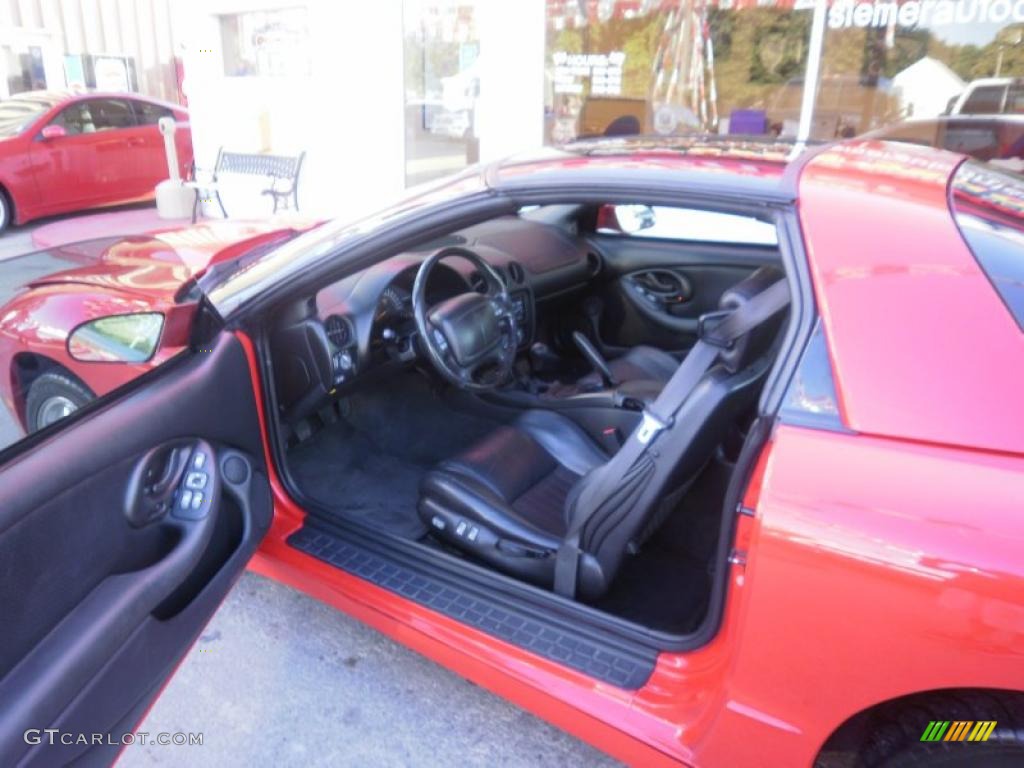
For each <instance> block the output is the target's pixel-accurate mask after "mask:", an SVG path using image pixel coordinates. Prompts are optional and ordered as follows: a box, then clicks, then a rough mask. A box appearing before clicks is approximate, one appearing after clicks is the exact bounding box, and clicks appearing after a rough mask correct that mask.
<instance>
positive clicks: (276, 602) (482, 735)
mask: <svg viewBox="0 0 1024 768" xmlns="http://www.w3.org/2000/svg"><path fill="white" fill-rule="evenodd" d="M140 730H142V731H146V732H148V733H151V734H155V733H158V732H161V731H164V732H176V731H183V732H193V733H194V732H202V733H203V734H204V738H203V745H202V746H145V747H144V746H139V745H136V746H132V747H129V748H127V749H126V750H125V751H124V753H123V755H122V758H121V760H120V762H119V763H118V765H119V766H120V767H121V768H135V767H141V766H156V765H160V766H164V765H175V766H176V765H188V766H195V767H196V768H201V766H216V767H217V768H221V767H222V766H234V765H274V766H292V765H300V766H304V767H305V766H370V765H372V766H391V765H402V766H404V765H409V766H433V765H437V766H448V765H463V766H477V765H479V766H497V765H503V766H548V765H550V766H576V765H579V766H584V765H585V766H598V767H599V766H611V765H615V763H614V762H613V761H611V760H610V759H609V758H608V757H606V756H604V755H603V754H601V753H599V752H597V751H595V750H593V749H591V748H590V747H588V746H587V745H585V744H583V743H582V742H580V741H578V740H576V739H574V738H573V737H571V736H569V735H567V734H565V733H564V732H562V731H560V730H558V729H556V728H553V727H552V726H550V725H548V724H546V723H544V722H542V721H540V720H538V719H537V718H535V717H533V716H532V715H529V714H527V713H526V712H523V711H522V710H520V709H518V708H517V707H514V706H512V705H511V704H508V703H506V702H505V701H504V700H502V699H499V698H498V697H496V696H494V695H492V694H490V693H489V692H487V691H485V690H483V689H482V688H479V687H477V686H475V685H473V684H472V683H469V682H467V681H466V680H464V679H462V678H461V677H458V676H456V675H454V674H452V673H450V672H448V671H447V670H445V669H443V668H441V667H439V666H438V665H436V664H434V663H433V662H431V661H429V660H427V659H425V658H424V657H422V656H420V655H418V654H415V653H412V652H411V651H409V650H407V649H406V648H404V647H403V646H400V645H398V644H397V643H394V642H392V641H391V640H389V639H387V638H385V637H384V636H383V635H381V634H379V633H378V632H376V631H375V630H373V629H370V628H369V627H367V626H365V625H364V624H361V623H359V622H357V621H355V620H354V619H351V618H349V617H348V616H346V615H344V614H342V613H339V612H338V611H336V610H334V609H333V608H330V607H328V606H326V605H324V604H322V603H320V602H318V601H316V600H313V599H312V598H309V597H306V596H305V595H302V594H300V593H298V592H295V591H294V590H292V589H290V588H288V587H284V586H282V585H280V584H278V583H276V582H273V581H270V580H269V579H265V578H263V577H262V576H257V575H255V574H251V573H247V574H245V575H244V576H243V577H242V579H241V580H240V582H239V583H238V585H237V586H236V587H235V589H234V590H233V591H232V592H231V594H230V595H229V597H228V599H227V600H226V601H225V603H224V605H223V606H221V609H220V611H219V612H218V613H217V615H216V616H215V617H214V619H213V621H212V622H211V623H210V625H209V626H208V627H207V628H206V631H205V632H204V633H203V635H202V636H201V637H200V639H199V642H198V643H196V645H195V647H194V648H193V649H192V651H191V653H190V654H189V656H188V658H187V659H186V661H185V663H184V664H183V665H182V666H181V668H180V669H179V670H178V674H177V675H176V676H175V678H174V680H173V681H172V682H171V684H170V686H168V688H167V689H166V690H165V691H164V695H163V697H162V698H161V699H160V700H159V701H158V702H157V704H156V706H155V707H154V708H153V710H152V711H151V712H150V714H149V717H148V718H147V719H146V721H145V722H144V723H143V724H142V726H141V728H140Z"/></svg>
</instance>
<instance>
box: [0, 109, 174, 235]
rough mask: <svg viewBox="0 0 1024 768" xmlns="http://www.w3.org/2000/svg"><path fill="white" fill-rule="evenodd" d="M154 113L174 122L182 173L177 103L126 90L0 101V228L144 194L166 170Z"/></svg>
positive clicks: (141, 197) (151, 193)
mask: <svg viewBox="0 0 1024 768" xmlns="http://www.w3.org/2000/svg"><path fill="white" fill-rule="evenodd" d="M161 117H173V118H174V120H175V121H176V122H177V123H178V130H177V131H176V132H175V134H174V138H175V143H176V145H177V150H178V163H179V165H180V168H179V172H180V173H181V174H182V178H184V177H185V175H186V173H187V169H188V168H189V166H190V165H191V164H192V134H191V131H190V130H189V124H188V112H186V111H185V110H184V109H183V108H182V107H179V106H177V105H174V104H168V103H165V102H161V101H156V100H154V99H148V98H143V97H141V96H136V95H134V94H128V93H89V92H83V93H74V92H47V91H31V92H27V93H19V94H17V95H16V96H13V97H11V98H10V99H5V100H3V101H0V231H3V230H4V229H5V228H6V227H7V226H8V225H10V224H24V223H25V222H27V221H31V220H32V219H37V218H39V217H41V216H52V215H54V214H58V213H68V212H69V211H80V210H84V209H87V208H96V207H100V206H105V205H115V204H118V203H130V202H138V201H143V200H150V199H152V198H153V196H154V192H155V188H156V185H157V183H158V182H160V181H162V180H163V179H166V178H167V177H168V169H167V159H166V153H165V152H164V140H163V136H161V134H160V130H159V129H158V127H157V122H158V121H159V120H160V118H161Z"/></svg>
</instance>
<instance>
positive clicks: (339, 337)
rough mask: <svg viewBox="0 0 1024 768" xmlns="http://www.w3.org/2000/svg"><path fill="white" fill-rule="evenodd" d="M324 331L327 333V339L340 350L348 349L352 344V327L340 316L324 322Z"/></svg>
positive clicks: (331, 317) (334, 316)
mask: <svg viewBox="0 0 1024 768" xmlns="http://www.w3.org/2000/svg"><path fill="white" fill-rule="evenodd" d="M324 330H325V331H327V338H328V339H330V341H331V344H333V345H334V346H335V347H337V348H338V349H341V348H342V347H347V346H348V345H349V344H351V343H352V326H351V325H350V324H349V322H348V321H347V320H346V319H345V318H343V317H341V316H340V315H331V316H330V317H328V318H327V320H326V321H324Z"/></svg>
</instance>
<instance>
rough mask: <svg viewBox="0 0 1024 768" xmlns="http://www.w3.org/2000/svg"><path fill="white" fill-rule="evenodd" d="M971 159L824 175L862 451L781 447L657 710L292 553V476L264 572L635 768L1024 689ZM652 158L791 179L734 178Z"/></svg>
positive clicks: (856, 149) (841, 153)
mask: <svg viewBox="0 0 1024 768" xmlns="http://www.w3.org/2000/svg"><path fill="white" fill-rule="evenodd" d="M710 154H711V155H712V157H713V158H714V155H715V153H714V152H711V153H710ZM962 160H963V158H962V157H960V156H956V155H952V154H948V153H942V152H932V151H927V150H922V151H918V150H917V149H916V148H908V149H906V150H902V149H900V148H898V147H896V146H895V145H886V144H883V143H879V142H869V143H860V144H849V145H840V146H837V147H835V148H832V149H829V150H827V151H825V152H823V153H821V154H819V155H817V156H816V157H815V158H813V159H812V160H811V161H810V162H809V163H808V164H807V165H806V167H804V168H803V170H802V172H801V174H800V177H799V182H798V183H799V187H798V192H799V216H800V224H801V226H802V228H803V230H804V237H805V244H806V248H807V256H808V262H809V266H810V268H811V271H812V276H813V281H814V291H815V300H816V303H817V307H818V311H819V313H820V315H821V318H822V321H823V326H824V332H825V335H826V339H827V342H828V348H829V353H830V358H831V362H832V367H833V374H834V378H835V387H836V394H837V396H838V400H839V405H840V409H841V411H840V412H841V418H842V423H843V425H844V426H845V427H846V428H848V430H849V431H827V430H818V429H811V428H805V427H798V426H791V425H785V424H780V425H778V426H777V427H776V429H775V431H774V434H773V437H772V439H771V441H770V442H769V443H768V445H767V446H766V447H765V449H764V450H763V453H762V454H761V457H760V460H759V463H758V466H757V469H756V470H755V472H754V475H753V477H752V479H751V482H750V485H749V487H748V489H747V491H746V497H745V506H747V507H749V508H751V509H753V510H755V512H756V514H755V516H754V517H752V518H751V517H740V518H739V519H738V527H737V532H736V541H735V550H736V551H737V552H739V553H741V554H742V557H741V558H734V562H733V563H732V564H731V565H730V568H731V574H730V579H729V588H728V597H727V600H726V608H725V614H724V617H723V620H722V625H721V628H720V630H719V632H718V634H717V635H716V637H715V638H714V639H713V640H712V641H711V642H710V643H709V644H707V645H706V646H705V647H703V648H701V649H699V650H697V651H695V652H690V653H663V654H662V655H661V656H660V658H659V660H658V664H657V667H656V669H655V672H654V674H653V675H652V676H651V678H650V679H649V680H648V681H647V683H646V685H644V687H643V688H641V689H640V690H638V691H623V690H620V689H617V688H615V687H613V686H609V685H607V684H604V683H601V682H598V681H595V680H592V679H590V678H587V677H586V676H584V675H581V674H579V673H577V672H575V671H573V670H570V669H567V668H566V667H563V666H561V665H559V664H556V663H553V662H551V661H549V660H547V659H543V658H540V657H537V656H534V655H532V654H530V653H528V652H526V651H523V650H521V649H519V648H516V647H515V646H512V645H510V644H507V643H504V642H502V641H500V640H497V639H495V638H493V637H491V636H489V635H486V634H484V633H481V632H479V631H476V630H473V629H470V628H467V627H465V626H464V625H462V624H460V623H458V622H456V621H453V620H451V619H449V618H447V617H445V616H442V615H439V614H438V613H435V612H433V611H431V610H429V609H427V608H424V607H423V606H421V605H419V604H417V603H415V602H412V601H410V600H407V599H404V598H403V597H401V596H399V595H396V594H394V593H392V592H389V591H387V590H385V589H382V588H380V587H378V586H375V585H373V584H370V583H368V582H365V581H361V580H360V579H358V578H356V577H355V576H352V575H350V574H347V573H344V572H343V571H340V570H338V569H336V568H333V567H331V566H329V565H326V564H325V563H323V562H321V561H320V560H317V559H315V558H313V557H310V556H308V555H306V554H303V553H301V552H299V551H297V550H296V549H294V548H292V547H290V546H289V545H288V544H287V543H286V539H287V537H288V536H289V535H290V534H291V533H293V532H294V531H295V530H297V529H298V528H300V527H301V525H302V520H303V518H304V517H305V513H304V511H303V510H302V509H301V508H300V507H299V506H298V505H297V504H296V503H295V502H294V501H293V500H292V499H291V498H290V497H289V496H288V493H287V491H286V490H285V488H284V484H283V483H282V482H281V479H280V478H279V477H276V476H274V477H272V485H273V488H274V492H275V521H274V525H273V527H272V528H271V531H270V533H269V534H268V536H267V538H266V539H265V540H264V543H263V545H262V547H261V549H260V551H259V553H258V555H257V557H256V559H255V560H254V561H253V562H252V564H251V566H250V567H252V568H253V569H254V570H256V571H257V572H259V573H262V574H264V575H266V576H269V577H271V578H275V579H278V580H280V581H283V582H285V583H288V584H290V585H292V586H294V587H296V588H298V589H301V590H303V591H304V592H307V593H308V594H310V595H312V596H314V597H316V598H318V599H320V600H324V601H326V602H329V603H330V604H332V605H334V606H335V607H337V608H338V609H339V610H342V611H344V612H345V613H350V614H352V615H354V616H356V617H357V618H359V619H361V620H362V621H365V622H367V623H368V624H370V625H372V626H373V627H375V628H376V629H378V630H380V631H382V632H384V633H385V634H388V635H389V636H391V637H392V638H394V639H395V640H397V641H398V642H400V643H403V644H405V645H408V646H410V647H412V648H414V649H416V650H417V651H419V652H421V653H423V654H425V655H426V656H428V657H430V658H432V659H433V660H435V661H437V662H438V663H440V664H443V665H445V666H447V667H449V668H451V669H453V670H455V671H457V672H458V673H459V674H461V675H464V676H466V677H467V678H469V679H471V680H472V681H473V682H475V683H477V684H478V685H481V686H483V687H485V688H488V689H489V690H491V691H493V692H495V693H496V694H498V695H500V696H503V697H505V698H507V699H509V700H511V701H513V702H515V703H516V704H518V705H519V706H521V707H523V708H525V709H528V710H530V711H531V712H533V713H535V714H537V715H538V716H540V717H543V718H545V719H546V720H548V721H550V722H552V723H554V724H555V725H558V726H559V727H561V728H564V729H565V730H567V731H569V732H571V733H573V734H574V735H576V736H577V737H579V738H580V739H583V740H584V741H587V742H589V743H591V744H593V745H594V746H596V747H598V748H600V749H602V750H605V751H607V752H609V753H610V754H612V755H614V756H615V757H618V758H620V759H622V760H624V761H626V762H627V763H629V764H631V765H659V764H665V765H669V764H676V763H680V762H681V763H684V764H687V765H693V766H800V765H811V764H812V763H813V762H814V761H815V759H816V757H817V756H818V755H819V753H820V752H821V750H822V748H823V746H824V745H825V744H826V742H827V741H828V740H829V738H830V736H832V735H833V734H835V733H836V732H837V731H838V730H839V729H840V728H841V727H842V726H843V724H844V723H846V722H847V721H849V720H850V719H851V718H854V717H855V716H856V715H858V714H859V713H863V712H867V711H870V710H871V709H872V708H875V707H877V706H879V705H881V704H883V703H885V702H888V701H892V700H895V699H899V698H900V697H904V696H907V695H910V694H914V693H920V692H927V691H936V690H940V689H954V688H967V689H1011V690H1015V691H1024V663H1022V661H1024V561H1022V559H1021V558H1020V552H1022V551H1024V518H1022V516H1021V510H1022V499H1024V401H1022V399H1021V398H1020V396H1019V392H1018V389H1019V386H1018V385H1019V382H1020V381H1022V380H1024V334H1022V333H1021V330H1020V328H1018V327H1017V325H1016V323H1015V322H1014V319H1013V317H1012V316H1011V315H1010V313H1009V312H1008V311H1007V310H1006V308H1005V307H1004V306H1003V305H1002V303H1001V302H1000V299H999V296H998V295H997V294H996V293H995V291H994V290H993V289H992V286H991V284H990V283H989V281H988V279H987V278H986V276H985V274H984V273H983V272H982V270H981V269H980V268H979V266H978V263H977V261H976V260H975V258H974V257H973V256H972V254H971V252H970V250H969V249H968V248H967V246H966V244H965V243H964V241H963V239H962V238H961V237H960V235H959V233H958V231H957V227H956V224H955V223H954V221H953V219H952V217H951V214H950V207H949V198H948V194H947V185H948V183H949V179H950V176H951V175H952V174H953V172H954V171H955V170H956V168H957V167H958V166H959V164H960V163H961V162H962ZM608 162H614V161H611V160H608V159H603V160H602V159H600V158H598V159H593V160H589V161H584V162H579V161H570V163H575V164H576V165H577V166H578V167H579V169H580V170H584V171H585V170H587V169H589V170H593V169H594V168H597V167H600V166H601V165H602V163H608ZM646 162H647V163H648V164H650V163H653V164H654V165H655V166H658V165H660V166H662V167H663V168H664V170H665V171H671V170H672V169H673V166H675V167H676V168H679V169H682V168H686V169H692V168H694V167H701V166H703V167H706V168H707V170H708V171H709V172H710V173H719V172H727V173H739V174H745V175H749V174H752V175H756V176H764V175H771V174H773V173H781V167H779V166H776V167H775V168H772V166H770V165H766V164H764V163H756V164H755V163H753V162H751V161H746V162H742V161H740V162H736V161H732V162H723V160H722V159H721V158H714V159H712V160H699V161H697V162H696V163H695V162H694V161H693V159H692V158H690V159H688V160H670V159H668V158H665V157H662V158H652V159H648V160H647V161H646ZM564 170H565V168H564V167H562V168H559V167H558V164H557V162H555V161H552V162H544V163H539V164H538V165H537V167H535V168H532V169H528V170H527V169H520V172H523V173H555V172H563V171H564ZM865 221H870V222H872V226H871V227H864V226H863V224H864V222H865ZM954 317H955V318H956V321H955V322H951V318H954ZM241 338H242V339H243V342H244V343H245V346H246V349H247V352H248V355H249V359H250V364H251V367H252V375H253V380H254V382H257V384H256V386H257V387H259V384H258V382H259V381H260V372H259V366H258V365H257V361H256V356H255V352H254V350H253V347H252V345H251V342H249V340H248V339H247V338H246V337H245V336H242V337H241ZM980 340H984V341H983V343H980ZM257 400H258V401H259V402H263V400H262V397H261V394H260V393H259V392H257ZM265 429H266V426H265V425H264V430H265ZM267 461H268V466H271V467H273V460H272V457H271V456H270V454H269V452H268V456H267Z"/></svg>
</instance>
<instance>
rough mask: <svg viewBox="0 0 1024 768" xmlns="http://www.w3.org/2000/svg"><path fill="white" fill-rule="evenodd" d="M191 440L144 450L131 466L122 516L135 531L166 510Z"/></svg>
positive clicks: (185, 461) (183, 471)
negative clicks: (123, 514)
mask: <svg viewBox="0 0 1024 768" xmlns="http://www.w3.org/2000/svg"><path fill="white" fill-rule="evenodd" d="M194 448H195V442H193V441H190V440H189V441H184V440H183V441H177V442H174V443H170V444H165V445H161V446H158V447H157V448H154V449H152V450H151V451H148V452H147V453H146V454H145V455H144V456H143V457H142V459H140V460H139V462H138V463H137V464H136V466H135V470H134V471H133V472H132V476H131V479H130V480H129V482H128V490H127V494H126V498H125V516H126V517H127V518H128V521H129V522H130V523H131V524H132V525H133V526H135V527H136V528H139V527H142V526H143V525H146V524H148V523H151V522H153V521H154V520H158V519H159V518H161V517H163V516H164V515H165V514H167V512H169V511H170V509H171V507H172V506H173V504H174V495H175V493H176V492H177V490H178V486H179V485H180V484H181V480H182V477H183V476H184V474H185V468H186V466H187V465H188V460H189V456H190V455H191V454H192V451H193V450H194Z"/></svg>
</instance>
